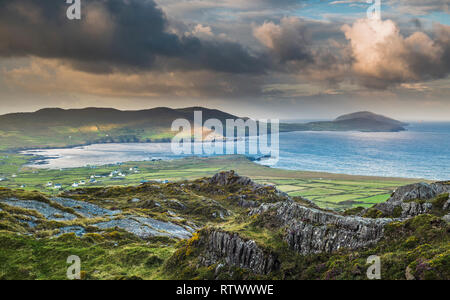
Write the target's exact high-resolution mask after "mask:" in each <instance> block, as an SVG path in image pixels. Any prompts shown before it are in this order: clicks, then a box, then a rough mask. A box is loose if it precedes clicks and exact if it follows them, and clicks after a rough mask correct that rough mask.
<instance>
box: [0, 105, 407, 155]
mask: <svg viewBox="0 0 450 300" xmlns="http://www.w3.org/2000/svg"><path fill="white" fill-rule="evenodd" d="M195 111H201V112H202V115H203V122H204V121H205V120H207V119H218V120H220V121H222V122H223V123H225V120H227V119H237V118H238V117H237V116H235V115H232V114H229V113H226V112H223V111H220V110H216V109H208V108H204V107H188V108H180V109H172V108H167V107H158V108H153V109H147V110H136V111H121V110H117V109H112V108H84V109H68V110H64V109H60V108H46V109H42V110H39V111H36V112H32V113H13V114H7V115H3V116H0V150H13V149H24V148H28V149H29V148H49V147H50V148H54V147H71V146H76V145H87V144H93V143H137V142H169V141H170V140H171V139H172V138H173V136H174V135H175V132H173V131H171V125H172V122H173V121H174V120H176V119H180V118H182V119H186V120H189V121H190V122H191V124H193V121H194V112H195ZM244 119H247V118H244ZM405 125H406V124H404V123H402V122H399V121H396V120H393V119H390V118H387V117H384V116H380V115H376V114H373V113H370V112H358V113H354V114H349V115H345V116H341V117H339V118H337V119H336V120H334V121H329V122H312V123H306V124H285V123H282V124H280V131H281V132H291V131H307V130H308V131H375V132H378V131H401V130H405V129H404V127H403V126H405Z"/></svg>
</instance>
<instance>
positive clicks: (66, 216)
mask: <svg viewBox="0 0 450 300" xmlns="http://www.w3.org/2000/svg"><path fill="white" fill-rule="evenodd" d="M0 202H2V203H5V204H7V205H10V206H16V207H21V208H26V209H31V210H35V211H37V212H39V213H40V214H41V215H43V216H44V217H45V218H46V219H47V220H51V221H71V220H75V219H76V218H77V217H76V216H75V215H73V214H70V213H67V212H64V211H61V210H59V209H56V208H54V207H52V206H50V205H49V204H47V203H44V202H40V201H36V200H18V199H6V200H0Z"/></svg>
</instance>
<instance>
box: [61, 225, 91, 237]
mask: <svg viewBox="0 0 450 300" xmlns="http://www.w3.org/2000/svg"><path fill="white" fill-rule="evenodd" d="M66 233H75V235H76V236H78V237H82V236H83V235H85V234H86V230H85V229H84V228H83V227H81V226H68V227H63V228H60V229H59V233H58V234H57V235H56V236H57V237H58V236H61V235H63V234H66Z"/></svg>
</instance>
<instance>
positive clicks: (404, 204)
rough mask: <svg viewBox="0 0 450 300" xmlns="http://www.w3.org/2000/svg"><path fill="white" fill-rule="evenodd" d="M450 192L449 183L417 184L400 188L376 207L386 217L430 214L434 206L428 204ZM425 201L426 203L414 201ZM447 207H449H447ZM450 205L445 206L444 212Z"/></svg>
mask: <svg viewBox="0 0 450 300" xmlns="http://www.w3.org/2000/svg"><path fill="white" fill-rule="evenodd" d="M449 192H450V183H449V182H436V183H432V184H427V183H416V184H410V185H406V186H402V187H399V188H398V189H397V190H396V191H395V192H394V193H393V194H392V197H391V198H390V199H389V200H387V201H386V202H385V203H380V204H378V205H376V206H375V208H376V209H378V210H380V211H382V212H383V214H384V215H388V216H391V215H397V214H398V217H402V218H410V217H414V216H418V215H421V214H425V213H429V212H430V211H431V210H432V208H433V205H432V203H429V202H426V200H431V199H433V198H435V197H437V196H439V195H442V194H446V193H449ZM414 200H424V201H414ZM445 206H447V207H445ZM449 206H450V205H447V203H446V204H445V205H444V210H446V209H448V207H449Z"/></svg>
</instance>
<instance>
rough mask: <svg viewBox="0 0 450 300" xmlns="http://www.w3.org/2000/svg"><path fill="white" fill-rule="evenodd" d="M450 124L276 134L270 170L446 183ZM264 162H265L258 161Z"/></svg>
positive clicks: (77, 157) (141, 153)
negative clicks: (275, 153) (383, 130)
mask: <svg viewBox="0 0 450 300" xmlns="http://www.w3.org/2000/svg"><path fill="white" fill-rule="evenodd" d="M449 149H450V123H412V124H411V125H410V126H408V131H404V132H389V133H363V132H290V133H282V134H280V154H279V159H278V162H277V163H276V164H275V165H272V167H276V168H283V169H292V170H305V171H323V172H331V173H340V174H352V175H370V176H386V177H408V178H424V179H430V180H449V179H450V150H449ZM25 153H28V154H34V155H44V156H47V157H51V158H46V159H44V160H43V161H41V162H38V163H40V165H35V166H38V167H44V168H69V167H80V166H85V165H101V164H111V163H118V162H125V161H143V160H149V159H176V158H181V157H184V156H187V155H175V154H173V153H172V151H171V146H170V144H155V143H153V144H101V145H91V146H85V147H77V148H72V149H45V150H32V151H26V152H25ZM261 163H264V162H261Z"/></svg>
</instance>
